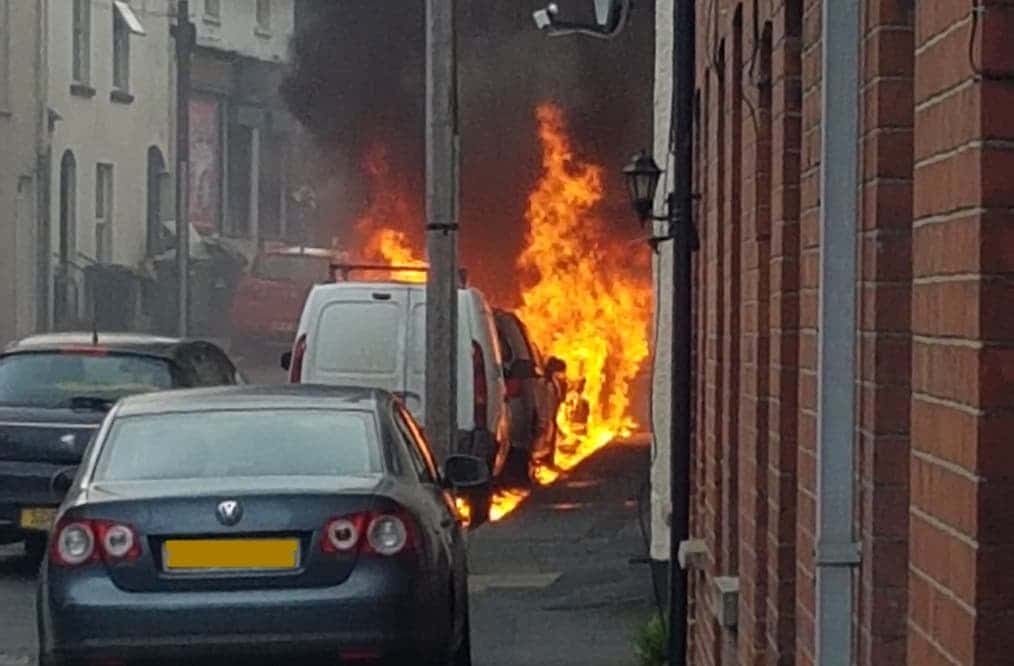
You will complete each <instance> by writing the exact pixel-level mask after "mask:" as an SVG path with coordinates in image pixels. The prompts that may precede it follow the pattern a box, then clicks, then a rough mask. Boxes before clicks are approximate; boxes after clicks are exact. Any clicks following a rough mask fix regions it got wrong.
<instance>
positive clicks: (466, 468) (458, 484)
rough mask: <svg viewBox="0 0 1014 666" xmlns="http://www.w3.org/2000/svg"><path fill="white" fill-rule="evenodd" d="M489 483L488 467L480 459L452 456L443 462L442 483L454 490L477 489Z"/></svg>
mask: <svg viewBox="0 0 1014 666" xmlns="http://www.w3.org/2000/svg"><path fill="white" fill-rule="evenodd" d="M489 481H490V476H489V467H487V465H486V461H485V460H483V459H482V458H476V457H475V456H466V455H461V454H454V455H450V456H448V457H447V460H446V461H445V462H444V482H445V483H446V484H448V485H449V486H451V488H453V489H454V490H469V489H473V488H479V487H482V486H485V485H487V484H488V483H489Z"/></svg>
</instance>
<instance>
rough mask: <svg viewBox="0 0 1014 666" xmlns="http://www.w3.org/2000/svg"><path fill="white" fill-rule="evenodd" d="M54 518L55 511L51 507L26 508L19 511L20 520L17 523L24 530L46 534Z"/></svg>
mask: <svg viewBox="0 0 1014 666" xmlns="http://www.w3.org/2000/svg"><path fill="white" fill-rule="evenodd" d="M55 517H56V509H53V508H51V507H26V508H24V509H21V519H20V520H19V521H18V522H19V523H20V524H21V527H23V528H25V529H26V530H40V531H45V532H48V531H49V529H50V528H51V527H52V526H53V518H55Z"/></svg>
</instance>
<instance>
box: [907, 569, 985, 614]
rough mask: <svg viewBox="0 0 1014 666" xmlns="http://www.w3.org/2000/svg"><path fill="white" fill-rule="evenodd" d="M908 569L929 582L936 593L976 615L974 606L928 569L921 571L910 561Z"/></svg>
mask: <svg viewBox="0 0 1014 666" xmlns="http://www.w3.org/2000/svg"><path fill="white" fill-rule="evenodd" d="M908 570H909V571H911V572H912V573H913V574H915V576H916V577H917V578H921V579H923V580H924V581H926V582H927V583H929V586H930V587H932V588H933V589H934V590H936V591H937V592H938V593H940V594H942V595H944V596H945V597H947V598H948V599H950V600H951V601H953V602H954V603H956V604H957V605H958V606H959V607H960V608H961V610H963V611H965V612H966V613H968V614H969V615H971V616H972V617H973V618H974V617H976V616H977V615H978V613H977V612H976V610H975V606H971V605H969V604H968V602H967V601H965V600H964V599H962V598H961V597H959V596H958V595H956V594H954V590H951V589H949V588H947V587H944V586H943V585H941V584H940V581H938V580H937V579H935V578H933V576H931V575H930V574H929V572H928V571H923V570H922V569H920V568H919V567H918V566H916V565H915V564H912V563H911V562H910V563H909V565H908Z"/></svg>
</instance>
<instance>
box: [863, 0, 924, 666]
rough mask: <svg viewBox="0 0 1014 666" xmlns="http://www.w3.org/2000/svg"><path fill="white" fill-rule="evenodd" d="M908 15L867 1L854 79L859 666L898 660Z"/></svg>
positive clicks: (904, 525)
mask: <svg viewBox="0 0 1014 666" xmlns="http://www.w3.org/2000/svg"><path fill="white" fill-rule="evenodd" d="M912 20H913V17H912V12H911V11H910V10H909V9H907V8H906V7H905V3H904V2H902V1H901V0H891V1H881V2H876V3H867V4H866V6H865V7H864V24H863V25H864V41H863V44H862V63H863V70H862V74H861V81H862V91H861V108H862V115H861V121H860V122H861V124H860V127H861V130H860V133H861V138H860V141H861V145H862V161H861V164H862V166H861V179H860V182H861V188H862V196H861V201H862V204H861V206H860V222H859V241H858V245H859V250H858V251H859V257H858V267H859V279H860V285H859V288H858V313H859V338H858V341H857V352H858V354H859V367H858V381H859V385H858V386H857V394H856V397H857V404H858V415H857V421H858V433H857V447H858V465H857V472H858V476H859V481H858V487H857V489H856V496H857V499H858V507H857V508H858V512H857V526H856V533H857V534H858V536H859V539H860V540H861V542H862V546H863V563H864V564H863V566H862V567H861V568H860V572H859V582H858V592H857V599H856V615H857V625H858V641H859V644H858V649H857V653H858V657H859V662H860V663H862V664H885V665H886V664H891V665H896V664H900V663H903V662H904V661H905V634H906V627H905V614H906V609H907V596H908V590H907V574H906V570H907V568H908V543H907V536H908V494H909V487H908V455H909V408H908V405H909V395H910V392H911V386H910V373H911V317H910V311H911V298H910V294H911V286H912V285H911V281H912V230H911V219H912V122H913V114H914V110H913V105H912V86H913V78H912V77H913V68H914V62H915V58H914V51H913V42H912V34H913V33H912Z"/></svg>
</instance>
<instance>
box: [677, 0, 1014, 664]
mask: <svg viewBox="0 0 1014 666" xmlns="http://www.w3.org/2000/svg"><path fill="white" fill-rule="evenodd" d="M979 2H980V3H981V4H983V5H984V6H985V7H986V9H985V10H984V12H983V13H982V14H981V15H980V16H978V17H977V19H976V20H975V21H973V19H972V16H973V15H972V14H971V13H970V12H971V1H969V2H967V3H966V2H958V0H953V2H950V1H949V2H917V3H913V2H911V0H864V3H863V26H862V30H863V42H862V45H861V46H862V71H861V72H860V80H861V86H862V90H861V109H860V112H861V135H860V136H859V137H857V141H858V142H859V145H860V148H861V152H860V155H861V157H860V160H861V168H860V191H859V192H858V196H860V200H861V205H860V213H859V215H860V219H859V220H858V228H859V237H858V238H857V247H856V252H857V258H858V267H859V276H858V282H857V284H856V295H857V296H856V297H857V304H858V308H857V314H858V322H857V331H856V335H857V337H858V340H857V343H858V344H857V359H856V367H857V385H856V391H857V407H856V432H855V437H856V443H857V452H856V462H857V467H856V478H855V483H856V507H855V508H856V535H857V538H858V539H859V540H860V541H861V543H862V548H863V561H862V564H861V566H860V568H859V570H858V574H857V577H856V581H855V588H854V593H855V618H854V625H855V639H856V645H855V648H856V651H855V660H856V662H857V663H859V664H863V665H876V664H889V665H891V666H895V665H896V664H900V663H908V664H910V665H911V666H922V665H924V664H976V665H977V666H978V665H986V666H992V665H994V664H997V665H998V664H1011V663H1014V657H1012V656H1011V655H1014V453H1012V452H1014V447H1012V445H1011V443H1010V441H1011V437H1012V435H1011V433H1014V416H1012V415H1014V278H1012V276H1014V47H1012V46H1011V44H1012V43H1014V3H1012V2H1011V1H1010V0H979ZM821 9H822V6H821V1H820V0H757V1H756V2H746V3H744V4H743V5H742V6H741V5H740V4H739V3H736V2H732V1H731V0H714V2H707V1H705V2H699V3H698V12H699V14H698V39H699V41H698V57H697V61H698V81H699V86H700V89H699V95H700V123H701V124H700V127H699V129H698V131H699V139H698V149H697V160H698V169H699V173H698V191H699V192H700V194H701V195H702V197H703V198H702V200H701V201H700V202H699V205H698V211H699V217H698V223H699V229H700V233H701V238H702V248H701V252H700V253H699V254H698V255H697V266H696V276H697V279H698V281H699V286H698V291H697V293H696V296H695V298H696V300H695V304H696V306H697V308H698V309H697V312H696V316H695V326H696V335H697V355H696V368H697V373H698V374H697V396H696V398H697V400H696V424H697V430H696V442H697V444H696V450H695V471H696V473H697V475H698V476H697V479H696V483H697V486H696V494H695V499H694V513H695V515H694V518H693V520H694V531H695V534H696V535H698V536H701V537H702V538H704V539H705V541H706V543H707V546H708V550H709V556H708V564H707V566H706V567H705V570H704V571H697V572H694V575H693V583H694V604H695V605H694V619H695V623H694V626H693V628H692V632H691V636H692V638H691V640H692V641H693V650H692V654H693V657H694V662H693V663H695V664H708V665H710V664H720V663H721V664H726V665H728V664H731V663H739V664H751V665H752V664H762V663H763V664H779V665H782V664H801V665H805V664H812V663H813V662H814V652H815V640H814V638H815V627H814V618H815V611H816V609H815V597H814V558H813V553H814V546H815V543H814V538H815V533H816V516H817V495H816V493H817V480H816V447H817V428H816V424H817V418H816V417H817V414H816V410H817V375H816V370H817V334H818V323H819V322H818V290H819V286H820V284H819V253H820V193H819V182H820V157H821V136H820V131H821V55H822V54H821V34H822V33H821ZM739 12H742V14H741V17H742V18H741V20H740V19H738V18H737V17H738V16H740V14H739ZM973 32H974V35H973ZM970 45H971V55H972V62H970V60H969V50H970V49H969V47H970ZM974 68H978V69H979V71H978V72H976V71H975V69H974ZM718 575H734V576H738V577H739V582H740V600H739V616H738V626H737V628H736V629H735V630H732V631H728V630H723V629H721V628H720V627H718V626H717V623H716V621H715V618H714V577H715V576H718ZM730 642H732V643H733V647H734V649H732V650H730V649H729V646H730Z"/></svg>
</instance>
